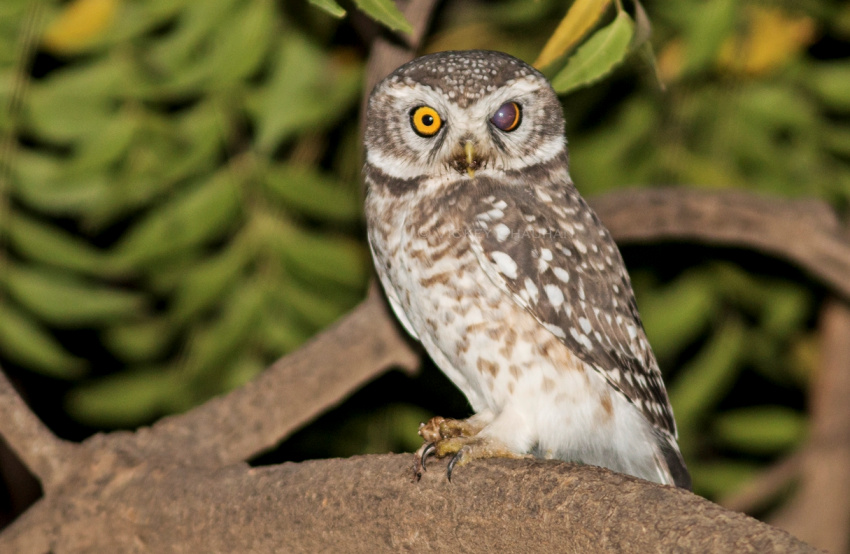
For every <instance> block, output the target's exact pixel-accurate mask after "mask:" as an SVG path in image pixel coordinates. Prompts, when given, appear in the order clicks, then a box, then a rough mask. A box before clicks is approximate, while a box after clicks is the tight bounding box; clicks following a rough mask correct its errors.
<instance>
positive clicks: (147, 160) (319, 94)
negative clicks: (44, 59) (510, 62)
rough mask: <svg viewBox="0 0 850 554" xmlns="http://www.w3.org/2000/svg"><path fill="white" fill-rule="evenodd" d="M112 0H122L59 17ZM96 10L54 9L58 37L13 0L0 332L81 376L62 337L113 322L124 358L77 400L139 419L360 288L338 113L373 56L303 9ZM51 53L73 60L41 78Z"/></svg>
mask: <svg viewBox="0 0 850 554" xmlns="http://www.w3.org/2000/svg"><path fill="white" fill-rule="evenodd" d="M94 4H99V5H100V6H101V7H103V6H106V5H111V8H110V10H108V11H106V12H97V13H87V14H83V15H84V16H85V17H83V21H84V23H83V24H80V23H79V22H77V23H76V24H75V25H77V26H76V27H75V28H74V29H67V28H63V25H69V23H68V21H71V19H72V16H71V15H69V12H70V11H71V10H73V9H83V8H84V9H93V8H92V6H93V5H94ZM94 4H91V3H89V4H88V7H85V4H84V3H79V5H75V3H73V2H72V3H71V4H69V5H67V6H65V7H64V8H63V7H62V6H61V5H60V3H59V2H56V3H55V6H53V5H51V6H50V9H49V10H48V12H47V15H46V16H45V18H44V19H43V20H41V23H42V25H46V28H47V31H46V34H45V39H44V42H41V40H42V39H41V35H40V34H39V31H40V29H39V26H38V25H34V24H33V23H37V21H36V20H34V19H33V18H34V17H36V16H37V15H38V14H37V13H36V12H32V11H28V10H25V9H23V8H21V9H11V7H9V6H6V4H4V8H3V9H2V10H0V12H2V14H3V16H4V18H3V20H2V23H0V27H2V28H3V29H6V30H8V31H9V32H8V33H4V34H3V37H4V38H3V40H7V39H8V37H10V36H11V37H16V42H15V43H14V44H17V45H18V46H17V47H16V48H13V49H12V50H13V51H15V52H17V55H16V56H14V57H10V56H9V52H10V50H9V49H4V50H3V52H4V54H3V55H4V56H5V58H4V65H3V66H2V68H0V95H2V100H3V105H4V106H6V107H8V109H10V110H11V112H9V113H8V114H7V116H9V117H6V118H0V119H3V120H4V121H5V123H4V125H3V126H2V129H0V130H2V133H3V137H2V141H0V142H2V143H4V144H15V147H14V148H9V147H6V148H2V149H0V168H4V169H5V171H6V174H5V175H6V177H5V181H4V182H3V185H4V186H3V188H2V189H0V191H2V192H4V193H5V195H6V196H5V197H4V199H3V203H2V206H3V209H4V213H3V214H2V217H0V233H2V237H3V240H4V244H5V245H7V251H6V252H5V253H4V254H3V260H4V261H3V267H2V271H0V314H2V317H0V345H2V357H3V359H4V360H5V361H7V362H14V363H16V364H19V365H21V366H24V367H26V368H28V369H31V370H33V371H39V372H42V373H44V374H46V375H51V376H56V377H62V378H64V379H79V378H80V376H81V374H80V372H81V370H82V369H83V368H84V367H85V364H84V363H83V362H82V361H81V360H80V359H78V358H77V357H76V356H74V355H71V354H70V353H69V352H68V351H67V350H66V348H67V347H68V346H69V345H68V344H66V343H65V342H64V341H63V340H59V341H57V340H56V339H55V338H54V337H53V336H52V332H53V330H58V331H60V337H61V330H62V329H76V330H79V331H81V332H82V331H85V332H89V333H95V334H96V335H97V336H98V337H99V340H100V343H101V344H102V345H103V348H104V353H103V354H101V357H103V356H104V355H108V356H111V357H114V358H115V359H116V360H118V361H119V362H120V363H121V364H122V366H123V369H122V370H121V371H118V372H117V373H113V374H110V375H107V376H105V377H92V378H90V379H87V380H81V381H78V385H77V386H76V387H75V388H74V389H73V390H72V392H71V394H70V395H69V397H68V409H69V411H70V413H71V414H72V415H73V416H74V417H75V418H77V419H79V420H80V421H83V422H86V423H89V424H94V425H104V426H133V425H138V424H139V423H142V422H144V421H149V420H151V419H152V418H154V417H156V416H158V415H161V414H165V413H169V412H173V411H179V410H184V409H186V408H188V407H190V406H191V405H192V404H194V403H197V402H199V401H202V400H204V399H206V398H208V397H209V396H211V395H214V394H217V393H220V392H223V391H225V390H228V389H230V388H232V387H234V386H237V385H239V384H241V383H243V382H245V381H246V380H248V379H250V378H251V377H252V376H253V375H255V374H256V373H257V372H258V371H260V370H261V369H262V368H264V367H266V366H267V365H268V364H270V363H271V362H272V361H273V360H274V359H276V358H277V357H279V356H281V355H283V354H285V353H286V352H288V351H290V350H292V349H294V348H297V347H298V345H299V344H301V343H302V342H303V341H304V340H306V339H307V338H308V337H309V336H310V335H311V334H313V333H315V332H316V331H317V330H319V329H320V328H322V327H323V326H325V325H327V324H329V323H331V322H333V321H334V320H335V319H336V318H337V317H339V316H340V315H341V314H343V313H344V312H345V311H347V310H348V309H349V308H351V307H352V306H353V305H354V304H355V303H356V302H357V301H358V300H359V298H360V297H361V296H362V294H363V291H364V290H365V285H366V282H367V277H368V275H369V262H368V255H367V252H366V250H365V248H364V247H363V244H362V242H361V241H360V232H359V227H360V206H359V196H358V190H359V183H358V180H357V179H356V176H357V175H358V171H359V168H358V167H357V166H356V165H355V164H356V161H354V159H353V158H352V157H351V156H350V155H349V154H348V152H351V151H356V149H357V135H356V133H351V132H348V133H345V132H343V133H341V134H340V129H343V130H344V129H346V128H354V123H353V122H352V120H353V117H352V116H353V114H354V113H355V109H356V106H357V103H358V101H359V98H360V89H361V86H362V81H361V74H362V66H363V60H362V59H360V58H358V57H357V56H354V55H352V54H351V53H350V52H349V51H348V50H346V49H345V48H343V47H331V46H329V44H328V40H327V38H328V32H329V26H330V28H332V27H333V26H335V25H338V24H339V23H338V22H337V21H336V20H334V19H329V18H327V17H325V16H322V15H320V14H319V12H316V11H315V10H314V9H313V8H311V7H309V6H308V5H306V4H305V5H304V6H303V7H301V8H298V9H295V10H293V11H286V12H284V10H281V9H279V7H278V6H277V5H276V4H275V3H274V2H271V1H269V0H252V1H242V0H213V1H211V2H203V3H197V2H165V1H161V2H148V3H129V2H126V3H125V2H120V1H118V0H115V2H111V3H94ZM323 4H324V5H325V7H327V6H330V4H332V3H323ZM373 4H374V5H375V7H380V6H381V5H382V4H383V3H382V2H377V3H373ZM81 6H82V7H83V8H81ZM305 15H309V16H310V17H312V18H314V19H313V20H312V21H313V23H312V25H309V24H308V25H306V26H305V25H303V21H304V20H302V19H301V18H302V17H304V16H305ZM104 18H105V19H104ZM95 20H98V21H104V22H103V23H102V24H98V25H96V24H95V23H94V21H95ZM86 22H88V23H86ZM80 25H82V26H80ZM85 25H91V26H90V28H89V27H86V26H85ZM71 31H73V32H71ZM74 33H76V34H74ZM80 33H82V35H85V34H86V33H88V35H87V37H86V36H83V37H82V38H80V36H81V35H80ZM39 48H44V49H47V50H49V51H50V52H51V53H52V54H53V55H55V56H58V62H59V63H58V67H57V68H55V69H53V70H51V71H49V72H48V73H47V74H46V75H45V76H43V77H39V78H37V79H34V78H31V77H28V76H27V70H26V68H27V64H28V63H29V60H30V59H31V56H32V53H33V52H34V51H35V50H37V49H39ZM78 52H83V53H84V54H85V55H82V56H78V54H77V53H78ZM22 137H26V140H23V141H22V140H21V138H22ZM346 143H347V144H346ZM320 161H321V162H322V163H324V164H326V167H325V168H324V169H320V168H319V162H320ZM0 178H2V177H0ZM95 245H99V246H95ZM269 328H272V330H271V331H269V330H268V329H269ZM96 374H103V370H102V369H98V371H97V372H96Z"/></svg>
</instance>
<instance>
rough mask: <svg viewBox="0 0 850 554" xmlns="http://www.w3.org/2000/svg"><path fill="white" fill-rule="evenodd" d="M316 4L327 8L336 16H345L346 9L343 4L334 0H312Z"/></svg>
mask: <svg viewBox="0 0 850 554" xmlns="http://www.w3.org/2000/svg"><path fill="white" fill-rule="evenodd" d="M310 3H311V4H313V5H314V6H318V7H319V8H321V9H323V10H325V11H326V12H328V13H329V14H331V15H332V16H334V17H345V10H344V9H342V6H340V5H339V4H337V3H336V2H334V0H310Z"/></svg>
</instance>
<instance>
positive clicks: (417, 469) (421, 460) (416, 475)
mask: <svg viewBox="0 0 850 554" xmlns="http://www.w3.org/2000/svg"><path fill="white" fill-rule="evenodd" d="M436 449H437V447H436V446H434V443H432V442H426V443H425V444H423V445H422V446H420V447H419V450H417V451H416V454H414V455H413V480H414V481H419V479H421V478H422V472H423V471H427V469H426V468H425V462H426V460H427V459H428V456H430V455H432V454H433V453H434V450H436Z"/></svg>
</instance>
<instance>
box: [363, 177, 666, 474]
mask: <svg viewBox="0 0 850 554" xmlns="http://www.w3.org/2000/svg"><path fill="white" fill-rule="evenodd" d="M429 186H435V187H436V186H439V187H440V190H441V191H442V192H443V193H444V194H442V195H441V196H440V197H439V198H440V200H437V201H435V197H434V196H431V195H430V194H429V192H428V189H429ZM453 186H454V187H456V188H455V190H458V192H459V194H451V193H447V192H448V191H451V190H453ZM453 186H452V185H450V186H446V183H444V182H439V183H429V182H427V181H425V182H423V183H420V186H419V187H418V188H417V190H416V191H412V192H407V193H405V194H402V195H379V194H371V193H370V194H368V195H367V202H366V213H367V218H368V219H369V230H370V235H369V239H370V243H371V246H372V249H373V252H374V254H375V259H376V261H377V268H378V273H379V277H380V278H381V281H382V284H383V286H384V288H385V290H386V291H387V295H388V296H389V298H390V302H391V304H392V305H393V308H394V310H395V311H396V313H397V314H398V315H399V318H400V319H401V320H402V321H403V322H404V324H405V326H406V327H408V330H410V331H411V332H412V333H413V334H414V335H415V336H417V337H418V338H419V340H420V341H421V342H422V344H423V346H424V347H425V349H426V351H427V352H428V354H429V355H430V356H431V357H432V359H433V360H434V362H435V363H436V364H437V365H438V366H439V367H440V368H441V369H442V370H443V372H444V373H445V374H446V375H447V376H448V377H449V379H451V380H452V381H453V382H454V384H455V385H456V386H457V387H458V388H459V389H460V390H461V391H462V392H463V393H464V394H465V395H466V397H467V399H468V400H469V402H470V404H471V405H472V408H473V410H474V411H475V412H476V414H479V415H480V416H481V417H484V418H486V419H488V420H490V421H489V423H490V425H489V426H488V428H487V432H488V433H492V434H493V435H497V436H498V438H499V440H500V441H502V442H504V443H506V444H508V446H509V447H511V448H512V449H514V450H515V451H517V452H532V453H535V454H537V455H540V456H544V457H554V458H569V459H575V460H580V461H582V462H585V463H597V464H602V463H603V462H604V463H605V465H608V466H609V467H610V466H611V465H612V460H622V463H623V464H624V465H623V467H622V468H620V470H621V471H626V472H632V473H633V472H635V471H637V469H636V468H634V467H627V466H628V464H630V463H632V461H631V460H635V459H644V460H648V459H650V458H651V456H652V453H651V452H650V447H649V445H650V444H651V443H652V441H651V440H647V436H648V434H649V433H650V431H649V426H648V425H647V424H646V422H645V421H644V420H643V418H642V417H641V416H640V415H639V414H638V413H637V411H636V410H635V408H634V406H632V405H631V404H629V403H628V402H627V401H626V400H625V399H624V398H623V397H622V395H620V394H618V393H616V392H614V391H612V390H611V388H610V387H609V386H607V384H606V383H605V380H604V379H603V378H602V377H601V376H600V375H599V374H598V372H596V371H593V370H592V369H591V368H590V367H588V366H587V365H586V364H585V363H584V362H583V361H581V360H580V359H578V358H577V357H576V356H575V355H574V354H573V353H572V351H571V350H570V349H569V348H567V347H566V346H565V345H564V344H563V343H562V342H561V341H559V340H558V338H557V337H556V336H555V335H553V334H552V333H551V332H550V331H549V330H547V329H546V328H545V327H544V326H541V325H540V323H539V322H538V321H537V320H536V319H535V318H534V316H533V315H531V314H530V313H529V312H528V311H526V310H525V309H523V308H522V307H521V306H520V305H519V304H517V302H515V301H514V299H512V298H511V297H510V296H509V295H507V294H505V293H504V291H502V290H501V289H500V288H498V287H497V286H495V285H494V284H493V283H492V281H491V279H490V277H488V275H487V274H486V272H485V271H484V269H483V268H482V265H481V263H480V262H479V259H478V258H477V257H476V255H475V252H474V251H473V248H472V244H471V243H472V241H471V240H470V238H471V237H470V236H469V234H468V233H469V232H470V231H469V230H468V229H469V227H468V226H467V225H465V222H466V220H467V219H468V214H469V211H470V209H474V208H475V205H476V204H477V203H478V201H479V200H481V198H479V196H478V195H477V194H476V189H475V185H474V183H470V182H469V181H466V182H463V183H458V184H456V185H453ZM457 187H463V188H462V190H460V189H458V188H457ZM461 193H462V194H461ZM502 421H503V422H505V424H504V425H500V422H502ZM635 429H638V432H637V433H636V432H635ZM644 431H645V433H646V436H644V434H643V432H644ZM622 448H627V449H631V452H629V454H628V455H626V454H625V453H619V452H618V450H620V449H622ZM641 449H645V450H647V452H646V453H645V456H635V450H641ZM639 469H641V470H642V471H646V470H645V468H639Z"/></svg>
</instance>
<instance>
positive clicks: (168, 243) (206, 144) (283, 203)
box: [0, 0, 850, 498]
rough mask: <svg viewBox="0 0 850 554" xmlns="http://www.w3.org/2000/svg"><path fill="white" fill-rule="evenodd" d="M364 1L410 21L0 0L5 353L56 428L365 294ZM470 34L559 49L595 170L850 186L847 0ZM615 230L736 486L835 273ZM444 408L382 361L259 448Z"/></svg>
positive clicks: (735, 0) (747, 473)
mask: <svg viewBox="0 0 850 554" xmlns="http://www.w3.org/2000/svg"><path fill="white" fill-rule="evenodd" d="M571 4H572V8H571V9H570V12H569V13H570V15H567V16H566V17H565V14H567V10H568V8H570V6H571ZM647 14H648V15H647ZM376 21H378V22H381V23H382V24H383V25H385V27H388V28H392V29H396V30H401V31H404V30H407V29H409V23H408V22H406V21H405V20H404V19H403V17H402V16H401V15H400V14H399V13H398V12H397V10H395V8H394V5H393V4H392V3H391V2H389V1H388V0H356V1H355V2H354V3H352V4H347V3H342V5H340V4H337V3H336V2H333V1H331V0H313V1H311V2H309V3H308V2H303V1H295V0H293V1H285V2H283V1H278V2H274V1H272V0H207V1H205V2H193V1H189V0H150V1H146V2H142V1H139V0H135V1H134V0H73V1H70V2H59V1H56V0H39V1H35V0H4V1H3V2H2V3H0V106H2V109H3V112H2V114H3V116H2V117H0V363H2V365H3V368H4V369H5V370H6V371H7V372H8V373H9V374H10V376H12V377H13V379H14V380H15V381H16V382H17V383H18V384H19V385H20V386H21V388H22V389H23V390H24V391H25V393H26V394H27V395H28V397H29V400H30V402H31V404H32V405H33V407H34V408H35V409H36V410H37V411H38V413H39V415H40V416H41V417H42V418H43V419H44V420H45V421H46V422H47V423H48V424H49V425H51V427H52V428H53V429H54V430H56V431H57V432H58V433H60V434H61V435H63V436H65V437H68V438H73V439H81V438H83V437H85V436H87V435H89V434H91V433H93V432H95V431H97V430H101V429H113V428H134V427H136V426H138V425H143V424H147V423H150V422H152V421H154V420H155V419H157V418H158V417H161V416H162V415H164V414H168V413H173V412H179V411H183V410H186V409H188V408H190V407H191V406H193V405H196V404H197V403H199V402H202V401H204V400H205V399H207V398H209V397H211V396H213V395H215V394H219V393H221V392H224V391H227V390H230V389H232V388H234V387H237V386H239V385H240V384H242V383H244V382H246V381H248V380H249V379H251V378H252V377H253V376H255V375H256V374H257V373H258V372H260V371H262V369H263V368H264V367H266V366H268V365H269V364H270V363H271V362H272V361H273V360H275V359H276V358H278V357H280V356H281V355H284V354H286V353H287V352H290V351H292V350H294V349H295V348H297V347H298V346H299V345H300V344H301V343H303V342H304V341H305V340H306V339H308V338H309V337H310V336H311V335H313V334H314V333H316V332H317V331H319V330H321V329H322V328H324V327H325V326H327V325H328V324H330V323H331V322H333V321H334V320H335V319H336V318H338V317H339V316H340V315H342V314H343V313H345V312H346V311H347V310H349V309H350V308H352V307H353V306H354V305H355V304H356V303H357V302H358V301H359V300H360V299H361V298H362V297H363V296H364V294H365V290H366V287H367V284H368V281H369V278H370V272H371V263H370V260H369V258H368V252H367V249H366V247H365V244H364V240H363V222H362V216H361V213H360V196H359V195H360V190H359V187H360V184H359V181H360V178H359V172H360V145H359V134H358V133H359V131H358V118H359V106H360V102H361V99H362V95H363V94H364V86H365V85H364V74H363V72H364V67H365V63H366V59H367V57H368V45H369V42H370V40H371V39H372V38H374V36H375V35H376V33H379V32H386V31H385V30H384V31H382V29H381V27H380V26H379V25H378V24H376ZM650 21H651V27H652V33H651V36H650V32H649V29H650V25H649V22H650ZM464 48H489V49H497V50H503V51H506V52H509V53H511V54H514V55H516V56H518V57H521V58H523V59H525V60H527V61H529V62H532V61H535V60H537V65H539V66H540V67H542V68H543V70H544V72H546V73H547V75H549V76H550V77H551V78H552V79H553V82H554V83H555V85H556V88H558V90H559V92H561V93H562V94H563V96H562V98H563V102H564V107H565V113H566V116H567V121H568V123H567V127H568V128H567V134H568V137H569V139H570V145H571V163H572V174H573V177H574V179H575V180H576V182H577V184H578V186H579V189H580V190H581V191H582V192H583V193H584V194H585V195H593V194H599V193H604V192H606V191H612V190H616V189H620V188H623V187H626V186H653V185H661V184H664V185H682V186H690V187H705V188H737V189H743V190H748V191H757V192H762V193H765V194H769V195H774V196H785V197H815V198H820V199H823V200H826V201H828V202H829V203H830V204H832V205H833V206H834V207H835V208H836V209H837V210H839V212H840V213H843V212H844V211H845V209H846V206H847V205H848V198H850V126H848V118H850V7H848V5H847V4H846V3H845V2H840V1H838V0H805V1H803V2H785V1H772V2H767V1H765V2H756V1H752V2H748V1H744V0H705V1H703V0H699V1H698V0H680V1H679V2H666V1H660V0H655V1H649V0H647V1H645V2H644V4H643V6H641V5H640V4H637V3H634V2H620V1H617V2H611V1H604V0H590V1H587V0H578V1H576V2H574V3H570V2H563V1H556V0H537V1H532V0H522V1H520V0H505V1H499V2H483V1H474V0H457V1H452V0H447V1H446V2H443V3H441V4H440V7H439V9H438V11H437V12H436V14H435V20H434V24H433V25H432V27H431V30H430V31H429V34H428V35H427V36H426V39H425V46H424V51H438V50H445V49H464ZM624 255H625V257H626V261H627V264H628V265H629V267H630V270H631V272H632V275H633V279H634V284H635V289H636V294H637V297H638V305H639V307H640V308H641V313H642V315H643V317H644V322H645V324H646V327H647V331H648V333H649V337H650V339H651V342H652V344H653V346H654V349H655V351H656V354H657V355H658V357H659V360H660V363H661V366H662V368H663V369H664V371H665V373H666V379H667V382H668V388H669V391H670V395H671V399H672V402H673V404H674V408H675V412H676V416H677V421H678V424H679V429H680V435H681V439H680V444H681V447H682V450H683V453H684V456H685V459H686V461H687V462H688V465H689V467H690V469H691V471H692V473H693V477H694V485H695V490H696V492H698V493H699V494H702V495H705V496H707V497H709V498H719V497H722V496H723V495H726V494H729V493H731V492H733V491H735V490H738V489H739V488H740V487H741V486H742V485H744V484H745V483H747V482H749V481H750V480H752V479H753V478H754V477H756V476H757V475H758V474H759V473H760V472H763V471H764V470H765V468H767V467H769V466H770V465H771V464H772V463H774V462H775V461H777V460H780V459H782V458H784V457H785V456H787V455H789V453H791V452H793V451H795V449H797V448H798V447H799V446H800V444H801V441H803V440H804V438H805V436H806V431H807V426H808V423H807V418H808V416H807V413H806V405H805V402H806V392H807V387H808V385H809V383H810V381H811V378H812V375H813V374H814V372H815V371H816V368H817V362H818V355H819V351H818V348H819V346H818V340H817V334H816V329H815V323H816V319H817V314H818V309H819V306H820V304H821V302H822V300H823V296H824V292H823V291H822V290H821V289H819V288H818V287H817V286H816V285H815V284H813V283H812V282H810V281H808V280H807V278H806V277H805V276H803V275H801V274H800V273H798V272H797V271H795V270H794V269H793V268H790V267H788V266H786V265H784V264H782V263H779V262H776V261H773V260H770V259H767V258H764V257H761V256H759V255H757V254H754V253H752V252H743V251H737V250H733V249H709V248H706V247H698V246H694V245H686V244H662V245H654V246H640V247H633V246H630V247H626V248H625V249H624ZM437 413H439V414H440V415H446V416H449V415H453V416H458V417H461V416H465V415H467V414H468V407H467V406H466V402H465V400H464V399H463V397H462V396H461V395H460V393H459V392H458V391H456V390H455V389H454V388H453V387H452V385H451V384H450V383H448V382H447V381H446V379H445V378H444V377H442V375H441V374H440V373H439V371H438V370H436V369H435V368H434V367H432V366H429V365H426V367H425V368H424V369H423V371H422V372H421V373H420V374H419V375H418V376H414V377H409V376H405V375H401V374H398V373H391V374H387V375H385V376H384V377H382V378H380V379H378V380H377V381H375V382H373V383H371V384H370V385H368V386H367V387H365V388H364V389H363V390H361V391H360V392H358V393H357V394H356V395H354V396H353V397H352V398H351V399H349V400H348V401H347V402H346V403H345V404H344V405H342V406H341V407H339V408H337V409H336V410H334V411H332V412H331V413H329V414H327V415H325V416H323V417H322V418H321V419H319V420H318V421H316V422H314V423H313V424H312V425H311V426H309V427H307V428H305V429H304V430H302V431H301V432H299V433H298V434H296V435H295V436H293V437H292V438H291V439H289V440H288V441H287V442H286V443H285V444H284V445H282V446H281V448H280V449H279V450H278V451H276V452H274V453H270V454H268V455H266V456H264V457H263V458H261V459H259V460H256V461H255V463H267V462H272V461H280V460H302V459H308V458H314V457H325V456H349V455H352V454H358V453H368V452H386V451H410V450H412V449H414V448H416V447H417V446H418V444H419V438H418V436H417V435H416V429H417V425H418V422H420V421H423V420H425V419H427V418H428V417H429V416H431V415H434V414H437Z"/></svg>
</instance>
